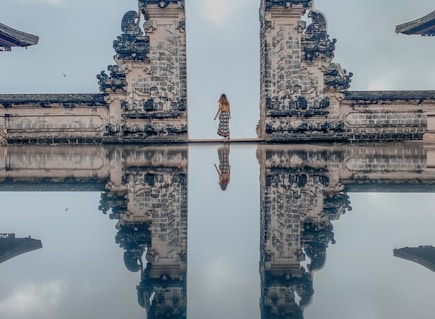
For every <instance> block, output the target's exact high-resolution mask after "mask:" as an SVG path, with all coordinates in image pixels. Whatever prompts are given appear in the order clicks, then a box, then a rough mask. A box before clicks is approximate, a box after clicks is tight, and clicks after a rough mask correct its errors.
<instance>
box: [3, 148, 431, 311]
mask: <svg viewBox="0 0 435 319" xmlns="http://www.w3.org/2000/svg"><path fill="white" fill-rule="evenodd" d="M219 146H220V145H219ZM219 146H218V145H209V146H197V145H194V146H191V147H189V167H188V185H189V189H188V207H189V213H188V265H187V268H188V271H187V318H190V319H194V318H204V317H207V318H223V317H225V318H261V316H260V305H259V300H260V295H261V281H260V275H259V260H260V197H259V194H260V191H261V190H260V182H259V181H260V170H259V163H258V159H257V156H258V154H257V146H256V145H244V146H240V145H239V146H231V148H230V152H229V163H230V166H231V179H230V182H229V184H228V187H227V189H226V190H225V191H222V190H221V187H220V186H219V184H218V174H217V172H216V169H215V167H214V164H216V165H217V166H219V164H220V163H219V157H218V147H219ZM411 190H412V188H411ZM348 195H349V196H350V201H351V206H352V208H353V209H352V211H348V212H347V213H346V214H344V215H342V216H341V217H340V219H339V220H337V221H334V222H333V226H334V228H333V232H334V238H335V241H336V243H335V244H333V245H332V244H329V246H328V248H327V259H326V263H325V265H324V267H323V268H321V269H320V270H318V271H316V272H314V273H313V288H314V295H313V297H312V301H311V304H309V305H308V306H307V307H306V309H305V312H304V318H307V319H309V318H313V319H315V318H316V319H317V318H343V319H344V318H360V317H361V318H390V317H391V318H392V317H395V318H410V317H413V318H432V317H433V313H435V305H434V304H433V302H432V299H433V298H432V296H433V295H434V294H435V273H433V272H431V271H430V270H428V269H426V268H424V267H422V266H420V265H418V264H416V263H412V262H410V261H406V260H403V259H399V258H396V257H393V249H394V248H400V247H404V246H419V245H435V238H434V236H433V228H432V227H433V225H434V224H435V223H434V222H435V214H434V213H435V212H434V208H433V201H434V200H435V195H434V194H433V193H431V192H429V193H382V192H379V193H364V192H361V193H350V194H348ZM0 201H1V203H2V209H1V211H0V215H1V221H2V222H1V226H0V233H2V232H14V233H16V235H17V236H20V237H26V236H28V235H31V236H32V237H33V238H38V239H41V240H42V243H43V248H42V249H40V250H36V251H33V252H29V253H27V254H23V255H20V256H18V257H16V258H13V259H10V260H8V261H6V262H4V263H2V264H0V286H1V287H2V288H1V289H0V313H1V314H2V315H1V317H2V318H8V319H15V318H16V319H22V318H78V317H79V318H120V317H128V318H146V312H145V310H144V309H142V308H141V307H140V306H139V305H138V296H137V290H136V286H137V285H138V284H139V282H140V274H138V273H131V272H129V271H128V270H127V269H126V267H125V265H124V262H123V250H122V249H121V248H120V247H119V246H118V245H117V244H116V243H115V236H116V234H117V229H116V228H115V226H116V220H111V219H109V217H108V215H104V214H103V213H102V212H101V211H99V210H98V207H99V205H100V193H99V192H0ZM280 318H281V317H280ZM282 318H287V317H284V316H282Z"/></svg>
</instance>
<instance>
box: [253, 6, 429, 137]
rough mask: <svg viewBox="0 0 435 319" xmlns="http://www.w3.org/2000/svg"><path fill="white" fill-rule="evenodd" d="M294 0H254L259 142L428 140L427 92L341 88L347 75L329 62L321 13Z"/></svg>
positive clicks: (329, 47) (332, 45) (349, 75)
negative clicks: (256, 9)
mask: <svg viewBox="0 0 435 319" xmlns="http://www.w3.org/2000/svg"><path fill="white" fill-rule="evenodd" d="M296 2H297V3H295V2H292V1H288V2H285V1H267V0H263V1H262V6H261V10H260V22H261V32H260V38H261V39H260V40H261V42H260V43H261V96H260V121H259V124H258V126H257V134H258V136H259V137H260V138H263V139H265V140H266V142H306V141H348V142H374V141H398V140H400V141H402V140H415V139H417V140H421V139H423V138H424V139H425V140H426V141H435V120H433V118H435V93H434V91H396V92H394V91H379V92H367V91H361V92H352V91H347V90H348V89H349V87H350V82H351V78H352V75H353V74H352V73H348V72H347V71H346V70H345V69H343V68H341V66H340V65H339V64H337V63H333V62H332V59H333V57H334V50H335V43H336V40H335V39H333V40H330V38H329V35H328V33H327V25H326V18H325V16H324V15H323V14H322V13H321V12H319V11H316V10H314V7H313V4H312V3H311V2H309V1H308V2H303V3H304V5H301V4H302V2H298V1H296ZM306 11H308V17H309V18H310V19H311V22H310V23H308V26H307V25H306V22H305V21H303V20H302V15H304V14H305V12H306ZM428 118H429V120H428Z"/></svg>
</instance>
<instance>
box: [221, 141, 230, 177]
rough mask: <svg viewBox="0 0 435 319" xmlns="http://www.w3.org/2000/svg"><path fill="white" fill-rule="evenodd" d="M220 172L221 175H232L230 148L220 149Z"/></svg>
mask: <svg viewBox="0 0 435 319" xmlns="http://www.w3.org/2000/svg"><path fill="white" fill-rule="evenodd" d="M218 157H219V171H220V173H221V174H227V175H230V148H229V147H227V146H226V145H225V146H223V147H219V148H218Z"/></svg>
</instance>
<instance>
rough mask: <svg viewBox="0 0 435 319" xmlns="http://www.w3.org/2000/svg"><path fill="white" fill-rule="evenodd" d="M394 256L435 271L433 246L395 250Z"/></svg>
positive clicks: (434, 249) (434, 250)
mask: <svg viewBox="0 0 435 319" xmlns="http://www.w3.org/2000/svg"><path fill="white" fill-rule="evenodd" d="M393 254H394V256H396V257H399V258H402V259H406V260H410V261H413V262H415V263H417V264H420V265H422V266H424V267H426V268H427V269H430V270H432V271H435V247H433V246H419V247H404V248H400V249H394V251H393Z"/></svg>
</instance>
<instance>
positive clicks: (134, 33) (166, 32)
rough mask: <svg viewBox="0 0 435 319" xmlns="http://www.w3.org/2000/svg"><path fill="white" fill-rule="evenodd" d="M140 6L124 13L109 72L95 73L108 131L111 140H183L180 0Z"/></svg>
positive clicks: (183, 44)
mask: <svg viewBox="0 0 435 319" xmlns="http://www.w3.org/2000/svg"><path fill="white" fill-rule="evenodd" d="M139 7H140V12H135V11H129V12H127V13H126V14H125V15H124V18H123V20H122V32H123V33H122V34H121V35H120V36H119V37H118V38H117V40H115V41H114V49H115V51H116V53H117V54H116V56H115V61H116V65H115V66H109V67H108V69H109V71H110V72H111V73H110V75H107V74H106V73H105V72H102V73H101V74H100V75H98V79H99V82H100V89H101V91H103V92H106V93H107V98H106V101H107V103H108V105H109V109H110V124H109V125H108V129H107V134H108V135H109V136H112V137H113V140H114V141H115V142H116V141H119V140H121V139H122V141H126V142H131V141H133V142H134V141H136V142H138V143H144V142H145V143H146V142H159V141H161V142H187V140H188V130H187V125H188V121H187V75H186V63H187V62H186V33H185V12H184V1H145V0H140V1H139ZM142 16H143V17H144V18H145V23H144V25H143V29H142V28H141V25H140V18H141V17H142Z"/></svg>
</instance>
